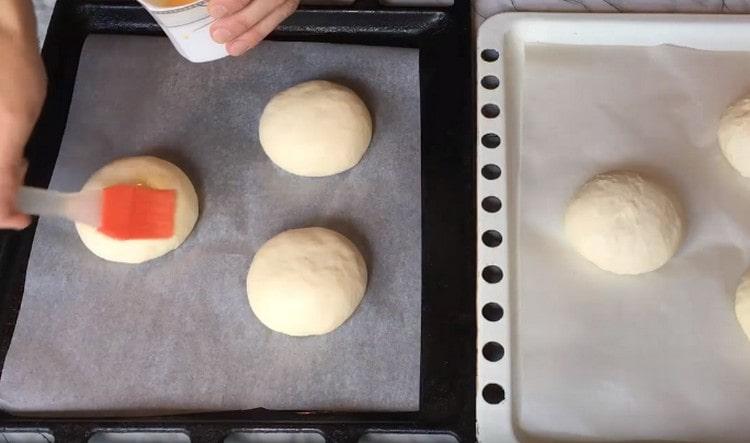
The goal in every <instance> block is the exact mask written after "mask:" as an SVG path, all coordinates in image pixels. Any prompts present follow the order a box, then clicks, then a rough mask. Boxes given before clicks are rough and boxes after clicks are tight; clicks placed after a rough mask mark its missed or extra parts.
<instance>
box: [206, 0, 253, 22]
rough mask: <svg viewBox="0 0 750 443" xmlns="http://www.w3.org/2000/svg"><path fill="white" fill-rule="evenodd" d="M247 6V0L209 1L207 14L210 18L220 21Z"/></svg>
mask: <svg viewBox="0 0 750 443" xmlns="http://www.w3.org/2000/svg"><path fill="white" fill-rule="evenodd" d="M251 1H252V0H251ZM247 4H248V0H211V1H210V2H208V13H209V14H211V17H213V18H215V19H220V18H222V17H226V16H228V15H231V14H234V13H235V12H239V11H241V10H242V8H244V7H245V6H247Z"/></svg>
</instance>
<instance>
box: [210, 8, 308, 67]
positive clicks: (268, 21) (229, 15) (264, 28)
mask: <svg viewBox="0 0 750 443" xmlns="http://www.w3.org/2000/svg"><path fill="white" fill-rule="evenodd" d="M298 4H299V0H252V1H251V2H250V3H249V4H248V0H212V1H211V2H210V3H209V12H210V13H211V14H212V15H213V14H214V12H215V13H216V14H217V15H214V17H218V16H221V17H222V18H220V19H218V20H217V21H216V22H215V23H214V24H213V25H211V36H212V37H213V39H214V40H215V41H216V42H218V43H225V44H226V45H227V51H228V52H229V53H230V54H231V55H240V54H243V53H244V52H246V51H247V50H248V49H250V48H252V47H254V46H255V45H257V44H258V43H259V42H260V41H261V40H262V39H263V38H265V37H266V36H267V35H268V34H270V33H271V31H273V29H274V28H275V27H276V26H277V25H278V24H279V23H281V22H282V21H283V20H284V19H285V18H287V17H288V16H289V15H291V14H292V13H293V12H294V10H295V9H297V5H298ZM243 5H247V6H245V7H244V8H243V7H242V6H243ZM212 10H213V11H214V12H212Z"/></svg>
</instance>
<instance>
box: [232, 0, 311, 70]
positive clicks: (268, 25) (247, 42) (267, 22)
mask: <svg viewBox="0 0 750 443" xmlns="http://www.w3.org/2000/svg"><path fill="white" fill-rule="evenodd" d="M298 4H299V0H286V1H285V2H283V3H282V4H281V6H279V7H278V8H277V9H275V10H274V11H272V12H271V13H270V14H268V15H267V16H266V17H265V18H264V19H263V20H261V21H260V22H258V23H257V24H256V25H255V26H253V27H252V28H251V29H250V30H248V31H247V32H245V33H244V34H242V35H241V36H239V37H238V38H236V39H235V40H234V41H233V42H231V43H230V44H229V45H227V52H229V54H230V55H234V56H238V55H242V54H244V53H245V52H247V51H248V50H250V49H252V48H254V47H255V46H257V45H258V43H260V42H261V41H262V40H263V39H264V38H266V36H268V34H270V33H271V32H272V31H273V30H274V29H276V26H278V25H279V23H281V22H283V21H284V19H286V18H287V17H289V16H290V15H292V13H294V11H295V10H296V9H297V5H298Z"/></svg>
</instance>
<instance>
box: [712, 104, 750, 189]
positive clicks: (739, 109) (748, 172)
mask: <svg viewBox="0 0 750 443" xmlns="http://www.w3.org/2000/svg"><path fill="white" fill-rule="evenodd" d="M719 145H720V146H721V152H723V153H724V157H726V159H727V160H728V161H729V164H731V165H732V167H734V169H736V170H737V171H738V172H739V173H740V174H742V176H744V177H750V97H747V98H743V99H742V100H740V101H738V102H737V103H735V104H733V105H732V106H730V107H729V108H727V110H726V111H724V114H723V115H722V116H721V120H720V121H719Z"/></svg>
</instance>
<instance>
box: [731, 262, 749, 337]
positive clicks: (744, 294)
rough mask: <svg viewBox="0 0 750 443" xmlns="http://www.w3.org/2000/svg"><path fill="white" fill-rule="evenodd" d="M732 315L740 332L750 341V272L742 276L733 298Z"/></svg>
mask: <svg viewBox="0 0 750 443" xmlns="http://www.w3.org/2000/svg"><path fill="white" fill-rule="evenodd" d="M734 313H735V315H736V316H737V321H738V322H740V326H741V327H742V331H744V332H745V335H746V336H747V339H748V340H750V271H748V272H746V273H745V275H743V276H742V280H741V281H740V284H739V286H737V292H736V293H735V298H734Z"/></svg>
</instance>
